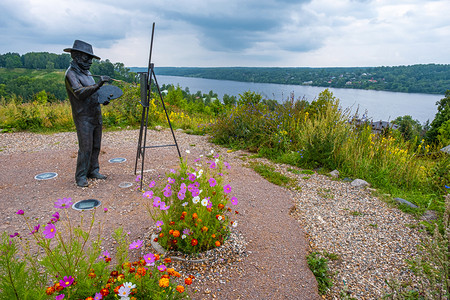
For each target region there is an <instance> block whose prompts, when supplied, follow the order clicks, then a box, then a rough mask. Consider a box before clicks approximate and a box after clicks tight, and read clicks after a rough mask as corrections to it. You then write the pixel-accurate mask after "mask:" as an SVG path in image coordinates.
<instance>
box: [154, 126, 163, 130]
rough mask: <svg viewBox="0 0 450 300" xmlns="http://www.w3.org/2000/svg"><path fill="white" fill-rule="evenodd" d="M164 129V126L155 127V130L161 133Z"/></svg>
mask: <svg viewBox="0 0 450 300" xmlns="http://www.w3.org/2000/svg"><path fill="white" fill-rule="evenodd" d="M162 129H163V127H162V126H160V125H156V126H155V130H158V131H160V130H162Z"/></svg>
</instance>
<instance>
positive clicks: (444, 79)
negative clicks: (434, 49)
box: [130, 64, 450, 95]
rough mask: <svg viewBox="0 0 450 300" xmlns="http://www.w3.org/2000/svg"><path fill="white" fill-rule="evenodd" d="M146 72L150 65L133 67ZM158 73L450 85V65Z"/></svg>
mask: <svg viewBox="0 0 450 300" xmlns="http://www.w3.org/2000/svg"><path fill="white" fill-rule="evenodd" d="M130 70H131V71H132V72H146V71H147V68H136V67H135V68H130ZM155 73H156V74H158V75H171V76H183V77H198V78H208V79H219V80H234V81H243V82H261V83H279V84H294V85H312V86H321V87H333V88H351V89H366V90H383V91H391V92H404V93H426V94H441V95H444V94H445V92H446V91H447V90H448V89H450V65H437V64H427V65H411V66H395V67H351V68H265V67H262V68H249V67H226V68H188V67H180V68H176V67H156V68H155Z"/></svg>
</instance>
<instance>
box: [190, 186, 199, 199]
mask: <svg viewBox="0 0 450 300" xmlns="http://www.w3.org/2000/svg"><path fill="white" fill-rule="evenodd" d="M191 194H192V197H197V196H198V195H200V190H199V189H198V188H195V190H193V191H192V192H191Z"/></svg>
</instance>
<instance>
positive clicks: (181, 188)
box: [180, 182, 187, 192]
mask: <svg viewBox="0 0 450 300" xmlns="http://www.w3.org/2000/svg"><path fill="white" fill-rule="evenodd" d="M186 188H187V187H186V183H184V182H183V183H182V184H181V185H180V191H184V192H186Z"/></svg>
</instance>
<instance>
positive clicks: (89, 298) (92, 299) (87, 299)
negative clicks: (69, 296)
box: [86, 297, 94, 300]
mask: <svg viewBox="0 0 450 300" xmlns="http://www.w3.org/2000/svg"><path fill="white" fill-rule="evenodd" d="M86 300H94V298H92V297H87V298H86Z"/></svg>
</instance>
